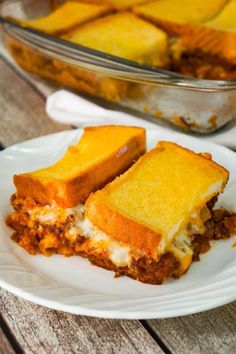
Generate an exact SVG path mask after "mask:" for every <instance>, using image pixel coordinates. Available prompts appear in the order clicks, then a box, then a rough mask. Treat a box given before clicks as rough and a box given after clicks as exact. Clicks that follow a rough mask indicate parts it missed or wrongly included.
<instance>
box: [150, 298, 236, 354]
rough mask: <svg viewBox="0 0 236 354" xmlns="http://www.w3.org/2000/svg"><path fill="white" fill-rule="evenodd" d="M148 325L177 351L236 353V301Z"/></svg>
mask: <svg viewBox="0 0 236 354" xmlns="http://www.w3.org/2000/svg"><path fill="white" fill-rule="evenodd" d="M148 324H149V325H150V326H151V327H152V329H153V330H154V331H155V332H156V334H157V336H158V337H159V338H161V340H162V341H163V342H164V344H165V345H166V346H167V347H168V348H170V350H172V351H173V352H174V353H176V354H185V353H186V354H189V353H191V354H199V353H201V354H205V353H206V354H232V353H236V302H234V303H232V304H229V305H226V306H222V307H220V308H217V309H214V310H210V311H206V312H203V313H200V314H196V315H191V316H184V317H178V318H171V319H165V320H151V321H148Z"/></svg>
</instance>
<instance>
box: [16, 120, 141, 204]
mask: <svg viewBox="0 0 236 354" xmlns="http://www.w3.org/2000/svg"><path fill="white" fill-rule="evenodd" d="M145 149H146V139H145V129H143V128H136V127H128V126H127V127H126V126H99V127H90V128H85V129H84V134H83V136H82V138H81V139H80V141H79V143H78V144H77V145H76V146H71V147H69V149H68V151H67V152H66V154H65V155H64V156H63V157H62V158H61V159H60V160H59V161H58V162H56V163H55V164H54V165H52V166H49V167H47V168H43V169H40V170H38V171H35V172H31V173H24V174H20V175H15V176H14V183H15V185H16V189H17V195H18V196H19V197H31V198H33V199H35V200H36V201H37V202H39V203H41V204H52V203H56V204H57V205H59V206H62V207H73V206H75V205H77V204H78V203H81V202H84V201H85V200H86V198H87V197H88V196H89V194H90V193H91V192H93V191H95V190H97V189H98V188H101V187H102V186H104V185H105V184H106V183H107V182H109V181H111V180H112V179H113V178H115V177H116V176H117V175H119V174H121V173H122V172H124V171H125V170H127V168H129V167H130V165H131V164H132V163H133V162H134V161H135V160H137V159H138V158H139V157H140V156H141V155H142V154H143V153H144V152H145Z"/></svg>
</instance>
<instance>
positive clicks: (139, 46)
mask: <svg viewBox="0 0 236 354" xmlns="http://www.w3.org/2000/svg"><path fill="white" fill-rule="evenodd" d="M66 39H68V40H70V41H72V42H74V43H77V44H81V45H84V46H87V47H90V48H93V49H96V50H99V51H102V52H105V53H108V54H112V55H116V56H118V57H121V58H125V59H129V60H134V61H137V62H139V63H141V64H150V65H156V66H163V65H164V64H165V63H166V61H167V35H166V34H165V33H164V32H163V31H162V30H160V29H158V28H156V27H155V26H154V25H152V24H150V23H148V22H146V21H144V20H142V19H140V18H138V17H136V16H135V15H133V14H132V13H129V12H121V13H118V14H114V15H109V16H106V17H103V18H102V19H98V20H96V21H93V22H91V23H88V24H85V25H83V26H80V27H78V29H76V30H75V31H73V32H71V33H70V34H69V35H67V36H66Z"/></svg>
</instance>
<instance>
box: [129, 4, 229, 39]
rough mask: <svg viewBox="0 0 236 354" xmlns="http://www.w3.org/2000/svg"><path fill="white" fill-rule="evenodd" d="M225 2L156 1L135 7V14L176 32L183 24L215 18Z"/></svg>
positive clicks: (197, 22)
mask: <svg viewBox="0 0 236 354" xmlns="http://www.w3.org/2000/svg"><path fill="white" fill-rule="evenodd" d="M225 3H226V0H215V1H208V2H203V1H201V0H175V1H173V0H157V1H153V2H149V3H147V4H144V5H140V6H135V7H134V8H133V11H134V12H135V13H136V14H139V15H141V16H144V17H145V18H148V19H149V20H153V21H154V22H156V23H157V24H158V25H160V26H162V25H163V26H164V27H165V29H166V30H167V32H168V28H169V29H170V31H171V32H172V31H173V30H175V29H176V31H177V32H178V31H179V30H181V28H182V26H175V24H177V25H185V24H199V23H202V22H205V21H208V20H210V19H212V18H213V17H215V16H216V15H217V14H218V12H219V11H220V10H221V9H222V7H223V6H224V4H225Z"/></svg>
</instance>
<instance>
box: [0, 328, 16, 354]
mask: <svg viewBox="0 0 236 354" xmlns="http://www.w3.org/2000/svg"><path fill="white" fill-rule="evenodd" d="M0 354H15V351H14V349H13V348H12V346H11V344H10V342H9V341H8V339H7V337H6V336H5V333H4V332H3V330H2V329H1V328H0Z"/></svg>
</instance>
